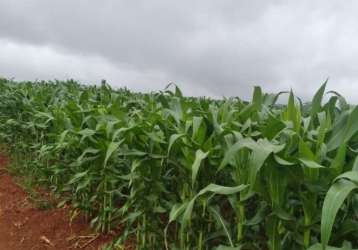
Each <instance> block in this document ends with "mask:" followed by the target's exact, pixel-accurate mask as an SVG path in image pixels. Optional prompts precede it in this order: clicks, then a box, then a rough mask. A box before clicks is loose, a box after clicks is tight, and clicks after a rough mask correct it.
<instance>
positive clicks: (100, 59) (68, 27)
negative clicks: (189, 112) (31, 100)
mask: <svg viewBox="0 0 358 250" xmlns="http://www.w3.org/2000/svg"><path fill="white" fill-rule="evenodd" d="M357 13H358V1H348V0H347V1H344V4H343V2H342V1H323V0H322V1H318V0H317V1H310V0H307V1H256V0H251V1H236V0H232V1H229V0H223V1H208V0H202V1H200V0H197V1H170V0H158V1H156V0H153V1H144V0H143V1H136V0H131V1H120V0H104V1H90V0H87V1H85V0H76V1H74V0H51V1H48V0H42V1H41V0H26V1H13V0H0V76H3V77H8V78H12V77H13V78H15V79H17V80H25V79H26V80H35V79H68V78H73V79H77V80H80V81H83V82H84V83H98V82H100V80H101V79H106V80H107V81H108V82H109V83H110V84H111V85H113V86H116V87H121V86H127V87H128V88H130V89H132V90H137V91H150V90H158V89H163V88H164V87H165V86H166V85H167V84H168V83H169V82H175V83H177V84H178V85H179V86H180V87H181V88H182V89H183V92H184V93H185V94H187V95H209V96H214V97H219V96H240V97H242V98H248V97H249V96H251V92H252V87H253V86H254V85H261V86H262V87H263V89H264V90H265V91H266V92H278V91H281V90H289V89H290V88H292V89H293V90H294V91H295V93H296V94H297V95H299V96H301V97H303V98H305V99H306V100H307V99H309V98H310V97H311V96H312V95H313V93H314V92H315V90H316V89H317V88H318V87H319V86H320V85H321V83H322V82H323V81H324V80H325V79H326V78H327V77H329V78H330V80H329V85H328V89H332V90H336V91H338V92H340V93H341V94H343V95H345V96H346V97H347V99H348V100H349V101H351V102H356V103H358V15H357Z"/></svg>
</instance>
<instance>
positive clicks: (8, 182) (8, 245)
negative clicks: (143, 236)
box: [0, 155, 111, 250]
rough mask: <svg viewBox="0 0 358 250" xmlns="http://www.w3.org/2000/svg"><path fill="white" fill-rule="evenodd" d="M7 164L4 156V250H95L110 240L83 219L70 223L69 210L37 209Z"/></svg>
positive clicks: (0, 168) (0, 231)
mask: <svg viewBox="0 0 358 250" xmlns="http://www.w3.org/2000/svg"><path fill="white" fill-rule="evenodd" d="M5 165H6V158H5V157H4V156H2V155H0V250H39V249H64V250H65V249H76V248H78V249H86V250H90V249H91V250H95V249H100V246H101V245H103V244H104V243H105V242H108V241H110V238H111V237H110V236H104V235H96V234H94V233H93V232H91V231H90V230H89V228H88V224H87V223H86V222H85V221H84V220H83V219H80V218H79V219H76V220H74V221H73V222H72V223H70V218H69V210H68V208H67V209H57V208H54V209H48V210H40V209H38V208H36V207H35V206H34V205H33V204H32V203H31V202H30V201H29V199H28V195H27V194H26V193H25V192H24V191H23V189H22V188H21V187H20V186H18V185H17V184H16V183H15V182H14V180H13V178H12V177H11V176H10V175H9V174H8V173H7V172H6V171H5V170H4V167H5Z"/></svg>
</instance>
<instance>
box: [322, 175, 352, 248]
mask: <svg viewBox="0 0 358 250" xmlns="http://www.w3.org/2000/svg"><path fill="white" fill-rule="evenodd" d="M355 188H357V185H356V184H354V183H352V182H351V181H347V180H344V179H342V180H339V181H337V182H335V183H334V184H333V185H332V186H331V187H330V189H329V190H328V192H327V195H326V197H325V199H324V202H323V208H322V222H321V242H322V249H323V250H325V249H326V247H327V245H328V241H329V238H330V237H331V232H332V228H333V224H334V220H335V218H336V215H337V213H338V210H339V208H340V207H341V205H342V204H343V202H344V200H345V199H346V198H347V196H348V195H349V194H350V192H351V191H352V190H353V189H355Z"/></svg>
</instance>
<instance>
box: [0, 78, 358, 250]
mask: <svg viewBox="0 0 358 250" xmlns="http://www.w3.org/2000/svg"><path fill="white" fill-rule="evenodd" d="M313 94H314V97H313V99H312V101H311V102H309V103H303V102H302V101H301V99H300V98H298V97H296V96H295V95H294V93H292V92H280V93H278V94H266V93H264V92H262V90H261V88H260V87H255V89H254V90H253V95H252V99H251V100H250V101H242V100H240V99H239V98H228V99H223V100H213V99H210V98H204V97H202V98H194V97H185V96H183V95H182V93H181V91H180V89H179V88H178V87H177V86H175V85H169V86H168V87H167V88H166V89H165V90H163V91H159V92H153V93H150V94H142V93H133V92H131V91H129V90H127V89H118V90H115V89H112V88H111V87H110V86H109V85H108V84H106V83H105V82H103V83H102V85H101V86H88V85H81V84H78V83H76V82H74V81H65V82H60V81H55V82H14V81H11V80H7V79H1V80H0V143H1V144H2V145H6V148H7V151H8V152H7V153H8V155H9V156H10V158H11V169H12V171H13V172H15V173H16V174H17V175H18V176H24V177H26V179H27V180H30V181H31V182H32V183H33V185H40V186H42V187H44V188H47V189H48V190H49V191H50V192H51V193H53V195H55V196H56V197H58V199H59V200H60V202H59V204H58V206H59V207H61V206H70V207H71V210H72V212H71V214H72V215H76V214H79V213H81V214H82V215H83V216H84V217H85V218H87V221H88V224H89V225H90V226H91V227H92V228H93V229H94V230H96V231H97V232H102V233H106V232H109V231H111V230H115V229H116V228H122V229H123V230H121V233H120V234H119V235H118V236H117V237H116V239H115V240H114V242H113V244H112V248H113V249H121V248H122V247H123V245H124V243H125V242H126V241H127V240H128V239H130V240H131V241H134V242H135V245H136V247H137V249H199V250H200V249H217V250H236V249H238V250H239V249H250V250H255V249H270V250H286V249H292V250H296V249H297V250H300V249H310V250H319V249H327V250H335V249H342V250H343V249H355V248H358V220H357V215H358V195H357V193H356V189H357V188H358V160H357V159H358V158H357V155H358V133H357V132H358V108H357V106H355V105H349V104H348V103H347V102H346V100H345V99H344V97H343V96H341V95H340V94H339V93H337V92H334V91H328V92H327V91H326V83H324V84H323V85H322V86H321V88H320V89H318V90H317V92H316V93H313ZM239 95H240V93H238V96H239ZM281 95H285V96H287V97H288V102H287V104H285V105H282V104H277V99H278V98H279V96H281ZM324 100H327V101H324ZM0 185H1V183H0ZM108 248H110V247H108Z"/></svg>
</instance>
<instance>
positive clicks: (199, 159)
mask: <svg viewBox="0 0 358 250" xmlns="http://www.w3.org/2000/svg"><path fill="white" fill-rule="evenodd" d="M208 154H209V152H206V153H204V152H203V151H201V150H200V149H198V150H197V151H196V153H195V160H194V163H193V165H192V166H191V171H192V175H191V184H192V186H194V184H195V181H196V176H197V175H198V172H199V168H200V165H201V162H202V161H203V160H204V159H205V158H206V157H207V156H208Z"/></svg>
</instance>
